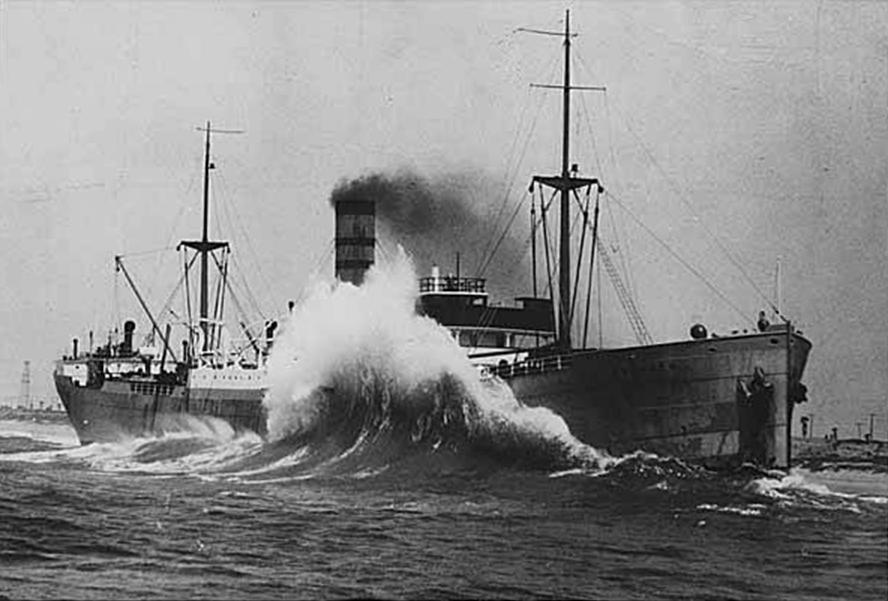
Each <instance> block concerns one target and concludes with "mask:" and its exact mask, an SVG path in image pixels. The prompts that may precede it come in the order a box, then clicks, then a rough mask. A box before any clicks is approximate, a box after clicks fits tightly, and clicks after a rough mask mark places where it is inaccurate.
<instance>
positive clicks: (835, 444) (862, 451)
mask: <svg viewBox="0 0 888 601" xmlns="http://www.w3.org/2000/svg"><path fill="white" fill-rule="evenodd" d="M792 456H793V464H794V465H797V466H798V465H800V466H803V467H807V468H810V469H839V468H847V467H852V468H861V467H867V468H872V469H875V470H877V471H886V472H888V441H885V440H870V441H867V440H864V439H858V438H846V439H840V440H827V439H823V438H793V439H792Z"/></svg>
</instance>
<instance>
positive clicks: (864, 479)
mask: <svg viewBox="0 0 888 601" xmlns="http://www.w3.org/2000/svg"><path fill="white" fill-rule="evenodd" d="M748 488H749V489H750V490H751V491H752V492H754V493H756V494H760V495H762V496H765V497H770V498H774V499H781V500H789V499H793V498H794V495H796V494H807V495H808V496H809V498H808V499H807V502H808V503H809V504H813V505H815V506H821V507H827V506H826V505H824V504H823V503H821V502H819V501H817V499H816V497H822V498H823V499H824V500H827V499H834V500H847V501H855V500H856V501H865V502H868V503H877V504H885V503H888V495H884V494H879V493H883V492H886V490H888V483H886V480H885V477H884V474H870V473H868V472H852V471H845V472H843V474H842V477H837V476H836V475H835V474H830V473H829V472H811V471H809V470H807V469H804V468H793V469H791V470H790V471H789V472H788V473H785V474H783V475H782V476H780V475H779V474H774V475H772V476H769V477H765V478H759V479H756V480H753V481H752V482H750V484H749V485H748ZM842 488H844V490H840V489H842ZM873 493H875V494H873ZM812 495H813V498H812ZM842 507H844V508H845V509H849V510H851V511H854V510H856V509H857V507H856V506H854V505H842Z"/></svg>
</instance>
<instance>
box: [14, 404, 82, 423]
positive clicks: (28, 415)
mask: <svg viewBox="0 0 888 601" xmlns="http://www.w3.org/2000/svg"><path fill="white" fill-rule="evenodd" d="M0 419H9V420H18V421H36V422H48V423H56V422H58V423H61V422H67V421H68V414H67V413H65V412H64V411H50V410H48V409H43V410H41V409H25V408H23V407H0Z"/></svg>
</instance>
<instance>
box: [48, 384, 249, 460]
mask: <svg viewBox="0 0 888 601" xmlns="http://www.w3.org/2000/svg"><path fill="white" fill-rule="evenodd" d="M54 379H55V385H56V390H57V391H58V394H59V397H60V398H61V400H62V404H63V405H64V406H65V410H66V411H67V413H68V418H69V419H70V421H71V424H72V426H73V427H74V429H75V431H76V432H77V437H78V438H79V439H80V442H81V444H89V443H93V442H116V441H119V440H123V439H126V438H133V437H138V436H150V435H163V434H168V433H172V432H181V431H190V432H194V431H217V432H218V431H220V430H224V429H226V428H231V429H232V430H234V431H236V432H240V431H253V432H256V433H257V434H260V435H261V434H264V433H265V431H266V420H265V410H264V408H263V406H262V398H263V395H264V390H263V389H258V388H257V389H232V390H226V389H224V388H212V389H200V388H197V389H188V388H186V387H184V386H173V385H160V384H154V383H139V382H128V381H106V382H104V383H103V384H102V385H101V386H98V387H93V386H90V387H88V386H81V385H79V384H77V383H76V382H75V381H74V380H73V379H72V378H71V377H69V376H66V375H62V374H59V373H56V374H54Z"/></svg>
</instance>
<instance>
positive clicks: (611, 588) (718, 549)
mask: <svg viewBox="0 0 888 601" xmlns="http://www.w3.org/2000/svg"><path fill="white" fill-rule="evenodd" d="M423 455H425V453H424V452H420V453H419V454H417V455H414V456H410V455H407V456H403V457H401V458H400V459H399V460H395V461H391V462H389V463H388V464H387V465H388V467H386V468H384V469H382V468H378V467H376V468H368V467H366V466H362V465H360V463H357V464H353V465H351V466H350V467H348V468H347V469H341V468H338V467H336V465H337V463H338V462H336V461H333V462H327V463H326V464H325V465H321V466H318V465H315V466H314V467H307V468H306V467H300V459H299V458H300V457H305V454H304V453H301V452H300V450H299V449H291V448H287V447H286V444H277V445H275V444H268V443H264V442H262V441H261V440H259V439H258V438H256V437H252V436H242V437H237V436H235V437H231V438H223V439H219V438H207V437H201V436H188V435H176V436H169V437H165V438H157V439H137V440H132V441H129V442H127V443H117V444H97V445H90V446H88V447H80V446H79V445H78V443H77V441H76V437H75V436H74V433H73V430H71V428H70V427H69V426H68V425H66V424H58V423H55V424H53V423H34V422H16V421H6V422H0V598H8V599H58V598H65V599H135V598H138V599H183V598H213V599H273V598H275V599H276V598H354V597H362V598H447V599H449V598H584V599H689V598H706V599H712V598H725V599H727V598H729V599H826V598H830V599H878V600H884V599H885V598H886V596H888V532H886V529H888V505H886V502H888V483H886V475H885V473H884V472H883V473H878V472H874V471H868V470H867V469H866V468H865V466H863V467H862V468H861V469H857V470H838V471H830V470H825V471H820V472H814V471H808V470H806V469H804V468H796V469H793V470H792V471H790V472H788V473H785V474H781V473H778V472H774V473H769V474H762V473H756V472H753V471H740V472H735V473H731V474H715V473H711V472H707V471H704V470H701V469H699V468H694V467H691V466H688V465H686V464H684V463H682V462H680V461H677V460H674V459H669V458H657V457H652V456H642V455H636V456H630V457H628V458H626V459H624V460H623V461H621V462H620V463H618V464H616V465H614V466H612V467H609V468H607V469H604V470H602V471H598V470H592V471H590V470H586V469H582V468H576V469H571V470H564V469H561V468H562V467H563V466H554V467H556V468H558V469H552V468H547V467H546V466H545V465H534V466H533V467H522V466H521V465H520V464H517V465H516V464H513V463H512V462H510V461H508V460H506V459H504V458H500V459H495V458H491V457H490V456H478V457H474V456H471V455H468V456H462V457H459V456H456V455H454V454H450V455H449V457H446V458H442V457H429V456H423Z"/></svg>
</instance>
